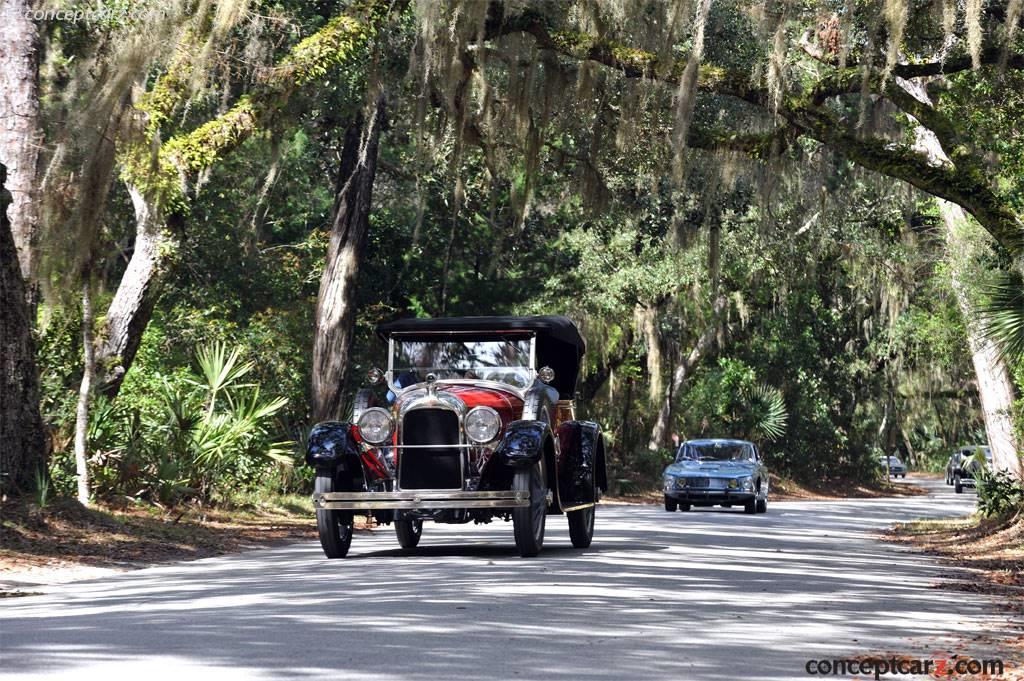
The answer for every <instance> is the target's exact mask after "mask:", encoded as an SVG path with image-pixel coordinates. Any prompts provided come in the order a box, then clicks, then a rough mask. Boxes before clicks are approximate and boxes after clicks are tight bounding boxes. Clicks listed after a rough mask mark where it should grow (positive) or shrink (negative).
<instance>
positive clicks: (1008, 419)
mask: <svg viewBox="0 0 1024 681" xmlns="http://www.w3.org/2000/svg"><path fill="white" fill-rule="evenodd" d="M901 87H902V88H903V89H904V91H905V92H906V93H907V95H908V96H909V97H912V98H914V99H915V100H917V101H919V102H921V103H922V104H930V102H929V101H928V93H927V91H926V90H925V89H924V86H923V85H920V84H918V85H917V86H915V85H914V84H904V85H902V86H901ZM911 120H914V119H911ZM914 134H915V141H914V148H915V150H917V151H918V152H920V153H921V154H923V155H924V156H925V157H926V158H927V159H928V160H929V162H930V163H931V164H933V165H935V166H936V167H946V166H949V165H951V161H950V159H949V156H948V155H947V154H946V151H945V149H944V148H943V146H942V143H941V142H940V140H939V138H938V137H937V136H936V135H935V133H934V132H933V131H932V130H929V129H928V128H926V127H924V126H923V125H918V126H917V127H916V128H915V131H914ZM936 202H937V203H938V206H939V213H940V215H941V216H942V222H943V225H944V226H945V230H944V234H945V238H946V246H947V248H946V252H947V256H948V257H947V260H948V261H949V266H950V280H951V283H952V286H953V292H954V294H955V295H956V299H957V304H958V305H959V307H960V313H961V314H962V315H963V318H964V327H965V329H966V331H967V344H968V348H969V350H970V353H971V361H972V362H973V364H974V373H975V375H976V376H977V379H978V394H979V396H980V398H981V411H982V416H983V417H984V419H985V433H986V435H987V436H988V444H989V447H990V448H991V449H992V465H993V467H995V468H997V469H1002V470H1005V471H1008V472H1009V473H1011V474H1012V475H1015V476H1016V477H1017V478H1018V479H1024V469H1022V464H1021V459H1020V455H1019V454H1018V452H1020V451H1021V448H1020V445H1021V443H1020V442H1017V437H1016V434H1015V432H1014V428H1013V402H1014V392H1013V382H1012V380H1011V379H1010V372H1009V369H1008V368H1007V366H1006V361H1005V360H1004V359H1003V357H1002V355H1001V353H1000V352H999V348H997V347H996V345H995V343H993V341H992V340H991V339H989V338H986V337H985V336H984V335H983V334H982V333H981V329H980V327H979V325H978V324H977V322H976V321H975V318H976V313H975V310H974V305H973V303H972V302H971V297H970V293H969V289H968V272H967V271H966V269H965V263H966V262H967V258H968V257H969V256H970V252H971V244H970V242H969V240H968V239H967V238H966V236H965V233H964V230H966V229H967V228H969V226H970V224H971V223H970V218H969V217H968V216H967V211H965V210H964V208H962V207H961V206H960V205H958V204H956V203H953V202H951V201H946V200H944V199H941V198H937V199H936Z"/></svg>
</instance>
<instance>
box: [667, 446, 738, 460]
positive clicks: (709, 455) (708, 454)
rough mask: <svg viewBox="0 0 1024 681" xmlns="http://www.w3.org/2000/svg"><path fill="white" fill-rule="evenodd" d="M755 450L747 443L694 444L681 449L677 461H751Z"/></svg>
mask: <svg viewBox="0 0 1024 681" xmlns="http://www.w3.org/2000/svg"><path fill="white" fill-rule="evenodd" d="M753 458H754V448H753V447H752V446H751V445H750V444H748V443H746V442H702V443H700V444H696V443H693V442H687V443H684V444H683V446H682V447H680V448H679V453H678V454H677V455H676V461H749V460H750V459H753Z"/></svg>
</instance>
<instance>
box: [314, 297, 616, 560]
mask: <svg viewBox="0 0 1024 681" xmlns="http://www.w3.org/2000/svg"><path fill="white" fill-rule="evenodd" d="M377 334H378V335H379V336H380V338H381V339H382V340H384V341H386V342H387V344H388V367H387V371H384V372H381V371H379V370H371V371H370V373H369V376H368V380H369V382H370V383H371V385H370V387H367V388H363V389H361V390H360V391H359V392H358V393H357V395H356V398H355V407H354V410H353V414H352V422H351V423H340V422H328V423H320V424H318V425H316V426H315V427H314V428H313V430H312V432H311V433H310V436H309V445H308V449H307V452H306V462H307V463H308V464H309V465H310V466H313V467H314V468H315V469H316V488H315V492H314V494H313V504H314V506H315V508H316V519H317V529H318V530H319V533H320V543H321V545H322V546H323V549H324V553H326V554H327V556H328V557H329V558H340V557H343V556H345V555H346V554H347V553H348V550H349V545H350V544H351V542H352V522H353V516H354V515H355V514H356V513H357V512H364V513H367V514H372V515H373V517H375V518H376V519H377V521H378V522H381V523H393V524H394V526H395V532H396V534H397V535H398V542H399V544H401V546H402V547H403V548H406V549H411V548H413V547H415V546H416V545H417V544H418V543H419V541H420V537H421V535H422V532H423V521H425V520H432V521H434V522H435V523H466V522H469V521H474V522H477V523H487V522H490V521H491V520H493V519H495V518H500V519H502V520H506V521H507V520H511V521H512V525H513V529H514V534H515V541H516V547H517V549H518V550H519V554H520V555H521V556H524V557H525V556H535V555H537V553H538V552H540V550H541V547H542V545H543V543H544V524H545V519H546V517H547V516H548V515H555V514H565V515H566V516H567V518H568V521H569V536H570V538H571V540H572V545H573V546H575V547H577V548H586V547H588V546H590V542H591V539H592V538H593V534H594V507H595V505H596V504H597V502H598V500H599V498H600V495H601V492H602V491H603V490H605V489H606V488H607V482H606V474H605V454H604V438H603V436H602V434H601V430H600V428H599V426H598V425H597V424H596V423H592V422H589V421H577V420H576V415H575V404H574V401H573V396H574V393H575V390H576V377H577V374H578V373H579V370H580V362H581V360H582V358H583V352H584V342H583V339H582V338H581V337H580V334H579V331H578V330H577V328H576V326H575V325H574V324H573V323H572V322H571V321H570V320H568V319H567V318H565V317H558V316H543V317H456V318H448V319H408V320H401V321H396V322H390V323H387V324H382V325H381V326H379V327H378V328H377Z"/></svg>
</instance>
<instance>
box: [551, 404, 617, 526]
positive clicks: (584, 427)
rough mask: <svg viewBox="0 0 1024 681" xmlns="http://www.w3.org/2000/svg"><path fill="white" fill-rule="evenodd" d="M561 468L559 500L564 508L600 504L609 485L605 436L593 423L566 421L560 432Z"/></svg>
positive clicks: (599, 427)
mask: <svg viewBox="0 0 1024 681" xmlns="http://www.w3.org/2000/svg"><path fill="white" fill-rule="evenodd" d="M558 439H559V442H560V444H561V446H562V465H561V467H560V469H561V470H560V471H559V473H560V475H559V480H558V483H559V485H558V497H559V501H560V502H561V504H562V506H563V507H565V508H568V507H570V506H579V505H580V504H590V503H595V502H597V501H598V499H599V496H600V491H601V490H604V489H606V488H607V486H608V477H607V472H606V471H605V455H604V435H602V434H601V426H599V425H598V424H596V423H594V422H593V421H566V422H565V423H563V424H562V425H561V426H560V427H559V429H558Z"/></svg>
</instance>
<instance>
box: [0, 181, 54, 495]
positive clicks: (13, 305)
mask: <svg viewBox="0 0 1024 681" xmlns="http://www.w3.org/2000/svg"><path fill="white" fill-rule="evenodd" d="M6 180H7V168H6V167H5V166H4V165H3V164H2V163H0V301H3V302H2V304H0V488H2V489H3V490H4V492H11V493H19V492H26V491H29V490H30V489H31V488H32V483H33V480H34V477H35V475H36V474H37V473H39V472H40V470H42V471H43V472H44V473H45V471H46V465H47V455H48V452H47V447H46V435H45V431H44V430H43V420H42V418H41V417H40V415H39V375H38V373H37V371H36V350H35V341H34V339H33V337H32V321H33V320H32V315H31V313H30V310H31V307H30V306H29V304H28V302H27V300H26V295H25V282H24V280H23V279H22V275H21V269H20V266H19V263H18V251H17V248H16V246H15V245H14V237H13V235H12V234H11V225H10V223H9V222H8V220H7V206H8V204H9V203H10V201H11V196H10V194H9V193H8V192H7V190H6V188H5V186H4V185H5V184H6Z"/></svg>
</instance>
